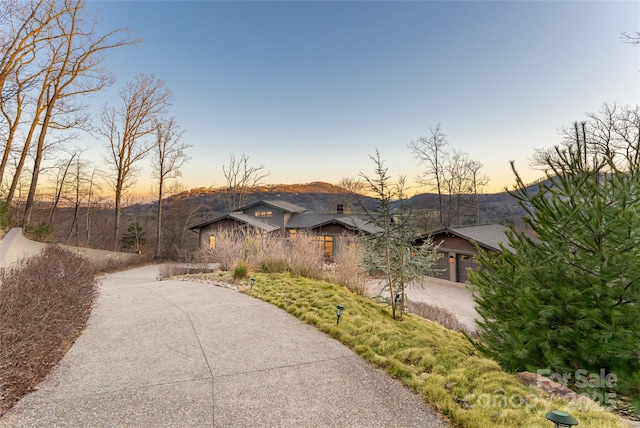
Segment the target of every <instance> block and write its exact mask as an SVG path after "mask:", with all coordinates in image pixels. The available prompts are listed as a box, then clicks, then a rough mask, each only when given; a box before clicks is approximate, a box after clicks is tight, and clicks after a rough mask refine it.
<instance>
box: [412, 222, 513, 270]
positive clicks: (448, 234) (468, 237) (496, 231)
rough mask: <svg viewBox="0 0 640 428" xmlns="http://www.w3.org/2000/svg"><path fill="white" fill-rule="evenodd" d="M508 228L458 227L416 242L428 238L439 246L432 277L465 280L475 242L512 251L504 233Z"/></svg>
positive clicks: (421, 241)
mask: <svg viewBox="0 0 640 428" xmlns="http://www.w3.org/2000/svg"><path fill="white" fill-rule="evenodd" d="M507 230H508V228H506V227H505V226H502V225H499V224H486V225H473V226H461V227H453V228H446V229H440V230H437V231H434V232H431V233H429V234H426V235H422V236H420V237H418V238H417V239H416V240H415V241H414V244H415V245H423V244H424V243H425V242H426V241H427V240H428V239H429V237H431V238H432V242H433V245H439V247H438V250H437V251H438V254H439V256H440V258H439V259H438V261H437V262H436V264H435V265H434V266H433V276H434V277H436V278H442V279H446V280H449V281H451V282H465V281H466V280H467V278H468V271H469V269H474V268H475V267H476V264H475V262H474V257H475V256H476V255H477V254H478V250H477V249H476V247H475V245H474V244H477V245H478V246H479V247H480V248H482V249H484V250H489V251H502V249H501V246H502V247H504V248H506V249H507V250H509V251H511V247H509V240H508V238H507V235H506V232H507Z"/></svg>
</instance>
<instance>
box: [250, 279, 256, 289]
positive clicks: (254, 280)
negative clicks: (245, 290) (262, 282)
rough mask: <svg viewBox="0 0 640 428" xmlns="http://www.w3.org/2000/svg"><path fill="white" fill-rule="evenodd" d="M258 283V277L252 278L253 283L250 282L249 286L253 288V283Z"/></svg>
mask: <svg viewBox="0 0 640 428" xmlns="http://www.w3.org/2000/svg"><path fill="white" fill-rule="evenodd" d="M255 283H256V279H255V278H251V283H250V284H249V288H253V284H255Z"/></svg>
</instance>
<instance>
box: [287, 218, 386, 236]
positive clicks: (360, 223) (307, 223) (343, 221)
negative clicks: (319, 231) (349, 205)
mask: <svg viewBox="0 0 640 428" xmlns="http://www.w3.org/2000/svg"><path fill="white" fill-rule="evenodd" d="M332 223H335V224H340V225H342V226H345V227H347V228H349V229H358V230H361V231H363V232H365V233H376V232H377V228H376V227H375V226H373V225H371V224H369V222H368V221H367V220H365V219H363V218H362V217H361V216H357V215H353V214H352V215H345V214H336V213H300V214H296V215H294V216H292V217H291V219H290V220H289V222H288V223H287V229H316V228H318V227H322V226H325V225H327V224H332Z"/></svg>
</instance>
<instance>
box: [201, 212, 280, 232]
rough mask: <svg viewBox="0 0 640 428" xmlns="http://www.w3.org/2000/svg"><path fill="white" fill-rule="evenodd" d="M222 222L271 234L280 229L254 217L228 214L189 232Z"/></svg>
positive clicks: (221, 215)
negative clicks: (235, 223) (233, 222)
mask: <svg viewBox="0 0 640 428" xmlns="http://www.w3.org/2000/svg"><path fill="white" fill-rule="evenodd" d="M222 220H234V221H237V222H239V223H243V224H247V225H249V226H253V227H256V228H258V229H261V230H264V231H266V232H273V231H276V230H278V229H280V228H279V227H278V226H276V225H274V224H271V223H267V222H266V221H263V220H259V219H258V218H257V217H254V216H250V215H246V214H242V213H230V214H220V215H218V216H217V217H215V218H213V219H211V220H209V221H206V222H204V223H200V224H197V225H195V226H191V227H190V228H189V230H196V229H202V228H205V227H207V226H210V225H212V224H214V223H217V222H219V221H222Z"/></svg>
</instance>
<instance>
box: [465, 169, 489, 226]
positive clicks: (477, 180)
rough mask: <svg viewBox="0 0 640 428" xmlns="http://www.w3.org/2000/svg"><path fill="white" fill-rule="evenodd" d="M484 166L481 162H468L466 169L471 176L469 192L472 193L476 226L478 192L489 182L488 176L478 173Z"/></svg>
mask: <svg viewBox="0 0 640 428" xmlns="http://www.w3.org/2000/svg"><path fill="white" fill-rule="evenodd" d="M483 166H484V165H482V162H479V161H475V160H469V163H468V165H467V168H468V169H469V173H470V176H471V190H472V192H473V200H474V204H473V206H474V213H475V222H476V224H480V220H481V219H480V192H481V191H482V188H483V187H484V186H486V185H487V184H489V181H490V180H491V179H490V178H489V177H488V176H486V175H484V174H482V173H480V170H481V169H482V167H483Z"/></svg>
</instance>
